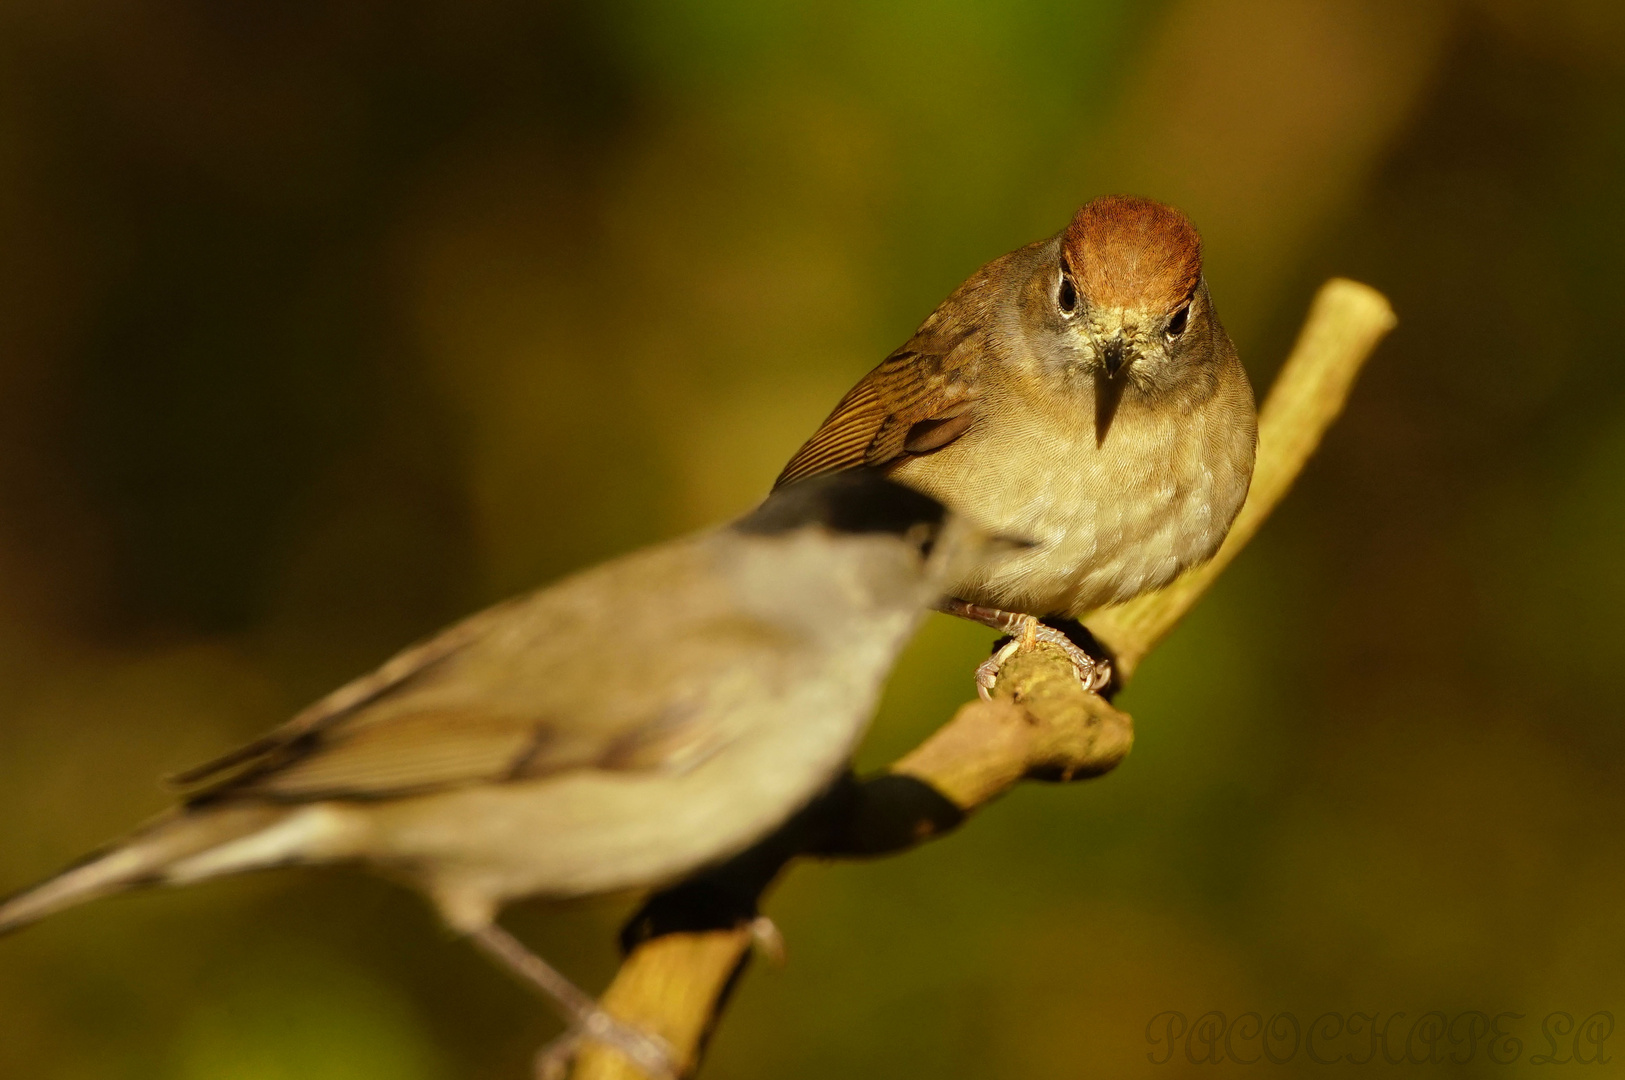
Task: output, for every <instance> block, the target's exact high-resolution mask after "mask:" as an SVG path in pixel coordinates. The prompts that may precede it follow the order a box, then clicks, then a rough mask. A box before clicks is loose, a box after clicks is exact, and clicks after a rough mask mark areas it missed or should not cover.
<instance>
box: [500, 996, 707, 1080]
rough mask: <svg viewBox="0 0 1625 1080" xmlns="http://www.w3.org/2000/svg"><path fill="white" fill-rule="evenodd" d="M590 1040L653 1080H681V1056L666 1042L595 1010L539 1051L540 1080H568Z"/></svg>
mask: <svg viewBox="0 0 1625 1080" xmlns="http://www.w3.org/2000/svg"><path fill="white" fill-rule="evenodd" d="M588 1039H591V1040H592V1041H593V1042H599V1043H603V1044H604V1045H605V1046H608V1047H611V1048H612V1049H614V1050H617V1051H619V1052H620V1053H622V1054H624V1055H625V1056H626V1058H627V1060H629V1061H631V1062H632V1064H633V1065H636V1066H637V1067H638V1068H639V1069H641V1070H642V1071H643V1072H644V1074H645V1075H647V1076H648V1077H650V1080H676V1078H677V1055H676V1054H675V1053H674V1052H673V1051H672V1048H671V1045H670V1044H669V1043H667V1042H666V1040H664V1039H662V1038H660V1037H659V1036H657V1035H652V1034H650V1033H649V1032H647V1031H644V1030H642V1029H641V1028H638V1027H635V1026H633V1025H631V1024H628V1023H624V1022H623V1021H620V1020H617V1019H615V1018H614V1017H613V1016H611V1015H609V1013H607V1012H605V1011H603V1010H602V1009H595V1010H593V1011H592V1012H591V1013H589V1014H587V1015H586V1016H585V1017H583V1018H582V1020H581V1022H580V1023H579V1024H577V1025H576V1026H574V1027H572V1028H571V1029H570V1030H569V1031H566V1032H565V1033H564V1034H563V1035H560V1036H559V1037H558V1038H556V1039H554V1040H553V1041H552V1042H550V1043H548V1044H547V1045H546V1046H544V1047H542V1048H541V1049H540V1050H539V1051H537V1053H536V1061H535V1065H534V1067H533V1070H532V1071H533V1073H534V1075H535V1077H536V1080H564V1077H565V1076H567V1075H568V1073H569V1069H570V1063H571V1062H572V1061H574V1060H575V1058H576V1055H578V1054H580V1053H581V1044H582V1043H584V1042H586V1041H587V1040H588Z"/></svg>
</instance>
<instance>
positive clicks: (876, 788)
mask: <svg viewBox="0 0 1625 1080" xmlns="http://www.w3.org/2000/svg"><path fill="white" fill-rule="evenodd" d="M1393 326H1394V314H1393V311H1392V309H1391V308H1390V307H1389V306H1388V301H1387V300H1386V299H1384V298H1383V296H1382V294H1380V293H1378V292H1377V291H1376V290H1374V289H1371V288H1369V287H1367V286H1365V285H1361V284H1359V283H1357V282H1353V281H1347V280H1343V279H1333V280H1332V281H1329V282H1327V283H1326V284H1325V285H1324V286H1322V287H1321V289H1320V292H1319V293H1318V295H1317V296H1316V297H1315V301H1314V304H1313V305H1312V306H1311V308H1310V310H1309V317H1308V320H1307V321H1306V322H1305V324H1304V327H1303V331H1302V332H1301V333H1300V334H1299V336H1298V341H1297V344H1296V345H1295V346H1294V347H1293V350H1292V355H1291V356H1290V357H1289V358H1288V359H1287V362H1286V364H1285V365H1284V366H1283V367H1282V369H1281V373H1280V375H1279V376H1278V377H1277V378H1276V380H1275V385H1274V387H1273V388H1272V389H1271V391H1270V395H1269V398H1268V399H1267V400H1266V401H1265V402H1264V407H1263V409H1262V410H1261V412H1260V414H1259V436H1258V463H1257V467H1256V468H1255V470H1254V473H1253V484H1252V489H1251V491H1250V492H1249V494H1248V497H1247V504H1246V505H1245V506H1244V507H1243V508H1242V511H1241V514H1240V516H1239V517H1238V518H1237V519H1236V523H1235V525H1234V526H1232V528H1231V530H1230V535H1229V537H1228V538H1227V539H1226V541H1225V543H1224V546H1223V547H1222V548H1221V549H1220V550H1219V554H1218V555H1217V556H1216V557H1215V558H1214V559H1213V561H1212V562H1210V563H1208V564H1207V565H1206V566H1203V567H1200V568H1199V569H1196V570H1193V571H1192V572H1191V573H1189V574H1186V575H1185V576H1183V577H1181V578H1180V579H1179V580H1178V581H1175V582H1174V583H1173V584H1172V585H1170V586H1168V587H1167V588H1166V589H1163V590H1161V591H1160V592H1157V593H1153V594H1150V595H1148V596H1143V597H1141V598H1139V599H1138V600H1135V601H1133V602H1131V603H1128V604H1123V605H1121V606H1119V607H1116V608H1112V609H1109V610H1107V611H1103V612H1100V613H1099V614H1098V615H1097V616H1096V617H1095V618H1094V619H1092V620H1090V629H1091V630H1092V631H1093V632H1094V634H1095V635H1096V637H1097V638H1099V639H1100V641H1101V642H1102V643H1104V644H1105V645H1106V646H1107V647H1108V648H1109V649H1110V650H1111V651H1112V653H1113V654H1114V656H1115V658H1116V665H1117V675H1118V678H1119V680H1120V681H1122V682H1126V681H1127V680H1128V678H1129V677H1130V676H1131V675H1132V674H1133V673H1134V670H1135V668H1136V667H1138V666H1139V663H1140V661H1141V660H1142V659H1143V658H1144V657H1145V655H1146V654H1147V653H1148V652H1150V651H1151V649H1152V648H1153V647H1154V646H1155V645H1156V644H1157V642H1158V641H1160V640H1162V638H1163V637H1165V636H1166V635H1167V634H1168V632H1169V631H1170V630H1172V629H1173V628H1174V626H1175V625H1176V624H1177V623H1178V622H1179V620H1180V619H1181V618H1182V617H1183V616H1184V615H1185V613H1186V612H1187V611H1189V610H1190V609H1191V607H1192V606H1193V605H1194V604H1195V603H1196V601H1197V600H1198V599H1200V598H1201V595H1202V594H1203V593H1204V592H1206V591H1207V588H1208V586H1209V585H1211V584H1212V583H1213V581H1214V579H1215V578H1217V577H1218V575H1219V574H1220V572H1222V571H1223V570H1224V568H1225V566H1227V565H1228V564H1229V562H1230V560H1231V559H1233V558H1235V556H1236V553H1237V552H1238V551H1240V550H1241V548H1242V547H1243V546H1244V545H1245V544H1246V543H1247V541H1249V540H1251V539H1252V537H1253V535H1254V534H1255V533H1256V532H1257V531H1258V528H1259V526H1260V525H1262V524H1263V522H1264V519H1265V518H1266V517H1268V516H1269V514H1270V511H1272V510H1273V509H1275V506H1276V504H1277V503H1279V502H1280V501H1281V498H1282V496H1284V495H1285V494H1286V492H1287V489H1288V488H1290V487H1291V486H1292V482H1293V481H1294V480H1295V479H1296V478H1297V476H1298V473H1299V472H1300V471H1301V470H1302V469H1303V466H1304V464H1305V463H1306V462H1307V461H1308V460H1309V457H1310V455H1312V454H1313V453H1314V452H1315V448H1316V447H1317V446H1319V444H1320V440H1321V437H1322V436H1323V435H1324V434H1325V432H1326V429H1327V428H1328V427H1329V426H1330V425H1331V423H1332V421H1333V420H1335V419H1336V418H1337V415H1338V413H1339V412H1341V411H1342V408H1343V403H1344V402H1345V401H1346V400H1347V398H1348V393H1349V390H1350V388H1351V387H1352V386H1353V385H1354V379H1355V376H1356V375H1358V374H1359V371H1360V367H1361V365H1362V364H1364V362H1365V359H1366V357H1367V356H1369V355H1370V353H1371V350H1372V349H1373V348H1374V347H1375V346H1376V344H1377V342H1378V341H1380V340H1381V339H1382V337H1383V335H1384V334H1386V333H1387V332H1388V331H1389V330H1391V329H1392V328H1393ZM1132 742H1133V725H1132V722H1131V721H1130V719H1129V717H1128V716H1127V714H1125V713H1122V712H1119V711H1118V710H1116V709H1114V708H1112V706H1111V705H1110V704H1109V703H1107V702H1106V701H1105V700H1104V699H1102V698H1100V697H1097V696H1096V695H1094V694H1090V693H1086V692H1084V691H1083V690H1082V689H1081V688H1080V687H1079V686H1078V682H1077V679H1076V677H1075V676H1074V675H1073V672H1072V666H1071V663H1070V661H1068V660H1067V659H1066V658H1065V657H1064V656H1062V654H1061V653H1060V652H1059V650H1055V649H1052V648H1051V647H1049V646H1040V647H1039V648H1038V649H1036V650H1033V651H1032V652H1023V653H1017V654H1016V655H1015V656H1014V657H1012V658H1011V659H1010V660H1009V661H1008V662H1006V664H1005V666H1004V668H1003V669H1002V670H1001V672H1000V674H999V681H998V685H997V686H996V687H995V697H994V700H993V701H990V702H983V701H973V702H970V703H968V704H966V705H963V706H961V707H960V709H959V710H958V711H957V712H956V713H955V714H954V717H953V719H952V720H950V721H949V722H948V723H947V724H945V725H943V727H941V728H940V729H938V730H937V731H936V732H935V733H934V734H933V735H932V736H931V737H930V738H928V739H926V741H925V742H923V743H922V744H920V746H919V747H917V748H916V749H914V750H913V751H912V752H910V753H909V754H908V755H906V756H905V757H903V758H902V759H901V760H899V761H897V762H896V763H894V764H893V765H892V766H891V767H890V768H889V769H887V770H886V772H885V773H884V774H882V776H881V777H878V778H873V779H871V780H869V781H865V782H862V783H859V784H857V785H855V786H854V788H853V790H854V791H857V792H858V793H859V796H860V797H859V798H857V799H855V800H849V801H848V803H847V804H845V807H846V818H845V819H843V822H842V824H841V825H840V827H839V829H837V830H836V831H835V832H836V834H835V836H834V838H833V840H831V839H830V838H829V837H826V838H825V844H826V846H824V847H821V848H819V849H818V850H819V853H820V854H843V853H854V854H855V853H863V854H875V853H885V852H892V851H898V850H904V849H905V848H907V847H909V846H912V845H913V844H916V843H920V842H922V841H925V840H928V839H930V838H931V837H933V836H936V835H938V834H940V833H941V832H942V831H943V830H944V828H948V827H952V826H953V825H955V824H957V823H958V821H959V820H961V819H962V817H963V815H966V814H969V813H970V812H972V811H974V810H975V809H976V808H978V807H980V806H983V805H985V804H986V803H988V802H990V801H991V800H993V799H995V798H997V797H998V796H1000V795H1002V794H1003V793H1004V792H1006V791H1008V790H1009V789H1010V788H1011V787H1013V786H1015V785H1016V784H1017V783H1019V782H1020V781H1021V780H1023V779H1036V780H1072V779H1082V778H1086V777H1090V776H1098V775H1100V774H1101V773H1104V772H1107V771H1109V770H1110V769H1111V768H1112V767H1113V766H1115V765H1116V764H1117V763H1118V762H1119V761H1120V760H1122V758H1123V756H1124V755H1125V754H1127V753H1128V750H1129V746H1130V745H1131V744H1132ZM888 781H891V783H889V784H888V783H887V782H888ZM899 782H901V790H899V786H900V785H899ZM865 792H867V793H871V794H874V795H875V798H873V799H871V800H869V801H868V802H865V801H864V799H863V798H862V797H861V796H862V795H863V794H864V793H865ZM882 792H884V798H882V797H880V793H882ZM944 805H946V806H947V807H948V808H949V810H950V812H953V811H954V808H957V812H956V813H954V814H953V816H952V817H951V818H949V819H945V818H944V815H943V814H942V813H941V810H942V808H943V806H944ZM899 837H900V839H899ZM803 850H804V849H803ZM750 942H751V934H750V931H749V930H748V929H746V928H734V929H725V930H708V931H701V932H681V933H669V934H664V935H661V936H656V937H651V938H650V939H648V940H646V941H643V942H642V943H640V944H638V945H637V946H636V947H635V948H634V949H633V950H632V951H631V953H630V954H629V955H628V956H627V958H626V961H625V962H624V963H623V964H622V965H621V969H620V971H619V973H618V974H617V975H616V976H615V980H614V982H613V983H612V984H611V986H610V988H609V990H608V991H607V992H606V993H605V995H604V1005H605V1007H606V1008H607V1009H609V1011H611V1012H613V1013H614V1014H615V1015H617V1016H619V1017H621V1018H622V1019H624V1020H627V1021H630V1022H632V1023H634V1024H638V1025H640V1026H641V1027H643V1028H645V1029H646V1030H648V1031H650V1032H653V1033H655V1034H658V1035H660V1036H661V1037H663V1038H665V1039H666V1040H668V1041H669V1042H670V1043H671V1044H672V1046H673V1048H674V1049H675V1050H676V1051H677V1054H678V1056H679V1058H680V1059H681V1060H682V1061H683V1063H684V1072H685V1073H688V1072H692V1071H693V1069H694V1068H695V1067H696V1066H697V1064H698V1061H699V1057H700V1054H701V1051H702V1050H703V1047H704V1042H705V1039H706V1037H707V1036H708V1034H709V1032H710V1030H711V1028H712V1026H713V1025H714V1024H715V1023H716V1021H717V1017H718V1016H719V1014H720V1012H721V1009H722V1006H723V1004H724V1002H725V998H726V995H727V991H728V989H729V987H730V986H731V985H732V982H733V980H734V978H735V977H736V976H737V975H738V973H739V971H740V970H741V969H742V967H743V965H744V963H745V961H746V959H747V958H748V956H749V949H750ZM574 1075H575V1077H576V1080H638V1078H639V1077H641V1075H642V1074H641V1073H639V1071H638V1070H637V1069H635V1068H634V1067H633V1066H632V1065H631V1063H630V1062H628V1061H627V1060H626V1059H625V1058H623V1057H621V1056H620V1055H619V1054H617V1053H616V1052H614V1051H612V1050H609V1049H607V1048H605V1047H602V1046H598V1045H597V1044H588V1046H587V1048H586V1049H584V1050H583V1052H582V1054H581V1056H580V1058H579V1060H578V1061H577V1063H576V1069H575V1073H574Z"/></svg>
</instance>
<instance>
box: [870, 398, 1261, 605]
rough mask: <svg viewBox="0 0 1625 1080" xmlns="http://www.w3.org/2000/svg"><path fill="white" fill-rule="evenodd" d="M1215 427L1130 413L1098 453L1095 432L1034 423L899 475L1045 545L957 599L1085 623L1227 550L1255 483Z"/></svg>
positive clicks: (962, 586)
mask: <svg viewBox="0 0 1625 1080" xmlns="http://www.w3.org/2000/svg"><path fill="white" fill-rule="evenodd" d="M1209 423H1210V422H1209V419H1208V417H1206V416H1205V415H1204V414H1203V413H1202V412H1200V411H1198V412H1195V413H1188V414H1185V415H1184V416H1181V417H1178V418H1176V419H1174V420H1164V419H1160V418H1156V417H1151V416H1146V415H1144V414H1141V415H1140V416H1123V415H1120V416H1119V417H1118V418H1117V419H1116V422H1114V424H1113V426H1112V428H1111V429H1110V431H1109V432H1108V435H1107V438H1106V440H1105V442H1104V444H1103V445H1101V446H1096V444H1095V437H1094V430H1093V425H1089V426H1087V427H1086V428H1084V429H1083V430H1076V429H1073V430H1067V429H1065V428H1061V427H1059V426H1058V425H1055V424H1053V423H1046V422H1043V421H1042V420H1041V419H1039V418H1032V419H1028V420H1026V421H1025V422H1018V423H1016V424H1006V425H1003V426H1001V428H1000V437H999V438H997V439H994V438H990V439H988V440H986V441H984V442H982V443H980V444H979V445H978V444H970V445H965V446H961V445H959V444H955V445H954V446H950V447H948V448H947V449H945V450H944V451H943V452H942V453H941V454H940V455H935V456H934V457H932V458H921V459H917V460H916V461H913V462H909V463H906V464H905V465H903V466H902V467H900V468H899V469H898V470H897V475H898V477H899V478H900V479H903V480H904V481H905V482H907V483H910V484H914V485H916V486H918V487H920V488H922V489H923V490H925V491H927V492H928V493H930V494H933V495H936V496H937V497H938V498H942V499H943V500H944V501H945V502H948V503H950V504H951V505H955V508H956V509H958V510H960V511H961V512H964V513H966V514H968V515H969V516H971V517H973V518H976V519H978V521H979V522H980V523H981V524H983V525H984V526H986V527H989V528H992V529H994V530H996V531H998V532H1000V533H1005V534H1011V535H1016V536H1021V537H1024V538H1026V539H1028V540H1032V541H1035V542H1036V546H1035V547H1034V548H1033V549H1032V550H1031V551H1029V552H1026V553H1023V554H1020V555H1017V556H1015V557H1012V558H1010V559H1008V560H1006V561H1005V562H1003V563H1001V564H1000V565H999V566H998V567H997V568H995V569H994V570H993V571H992V572H990V573H982V574H978V575H975V576H973V577H970V578H968V579H966V580H964V581H960V582H957V583H955V588H954V593H953V594H954V595H955V596H957V597H959V598H960V599H963V600H969V601H971V602H972V603H978V604H986V605H988V606H992V607H999V608H1003V609H1005V610H1011V611H1023V612H1027V613H1029V614H1035V615H1052V614H1053V615H1068V616H1080V615H1083V614H1084V613H1086V612H1088V611H1092V610H1094V609H1096V608H1099V607H1103V606H1105V605H1108V604H1114V603H1119V602H1122V601H1124V600H1128V599H1130V598H1132V597H1134V596H1137V595H1139V594H1140V593H1143V592H1147V591H1149V590H1152V589H1156V588H1160V587H1161V586H1163V585H1166V584H1167V583H1168V582H1170V581H1172V580H1173V579H1174V578H1175V577H1177V576H1178V575H1179V574H1180V573H1182V572H1183V571H1185V570H1186V569H1188V568H1190V567H1192V566H1195V565H1198V564H1200V563H1202V562H1205V561H1206V560H1207V559H1209V558H1211V557H1212V555H1213V553H1214V552H1215V551H1216V550H1217V549H1218V546H1219V544H1220V543H1221V542H1222V541H1223V539H1224V534H1225V532H1226V530H1227V529H1228V528H1229V526H1230V522H1231V520H1232V519H1233V518H1234V516H1235V514H1236V511H1237V510H1239V509H1240V506H1241V501H1242V499H1243V498H1244V497H1245V495H1246V490H1247V479H1248V477H1247V474H1246V473H1243V472H1238V470H1237V467H1236V464H1235V455H1234V454H1233V453H1232V452H1231V448H1230V447H1229V446H1228V444H1227V442H1226V441H1225V440H1215V439H1212V438H1211V437H1210V436H1211V435H1212V432H1210V430H1209ZM1003 441H1008V443H1009V445H1010V450H1009V451H1004V450H1003V448H1002V447H1001V446H1000V445H999V443H1000V442H1003ZM1018 447H1019V449H1018ZM1034 448H1038V451H1039V452H1038V453H1037V454H1035V453H1034ZM1029 463H1035V464H1037V465H1038V467H1032V465H1031V464H1029Z"/></svg>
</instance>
